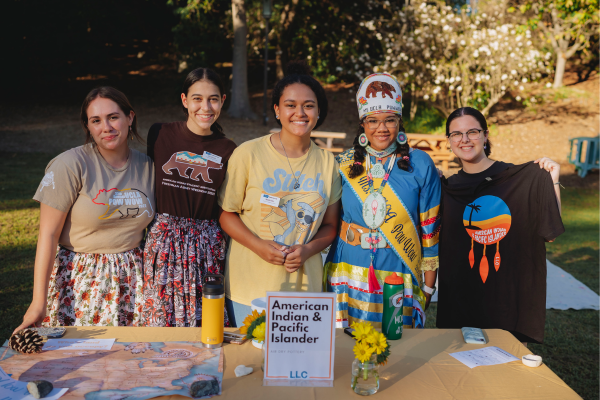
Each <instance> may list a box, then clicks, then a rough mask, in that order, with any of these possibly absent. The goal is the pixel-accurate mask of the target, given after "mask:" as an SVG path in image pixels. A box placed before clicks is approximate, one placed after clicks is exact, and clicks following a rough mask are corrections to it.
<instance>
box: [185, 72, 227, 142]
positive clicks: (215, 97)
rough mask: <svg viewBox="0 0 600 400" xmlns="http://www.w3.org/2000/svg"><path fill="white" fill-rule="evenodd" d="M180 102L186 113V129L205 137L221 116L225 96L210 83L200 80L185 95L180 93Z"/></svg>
mask: <svg viewBox="0 0 600 400" xmlns="http://www.w3.org/2000/svg"><path fill="white" fill-rule="evenodd" d="M181 102H182V103H183V106H184V107H185V108H187V111H188V120H187V127H188V128H189V129H190V130H191V131H192V132H194V133H195V134H196V135H203V136H207V135H210V134H211V131H210V127H211V125H212V124H214V123H215V121H216V120H217V118H219V115H221V109H222V108H223V103H224V102H225V95H221V92H220V91H219V88H218V87H217V85H215V84H214V83H212V82H211V81H208V80H201V81H198V82H196V83H194V84H193V85H192V86H190V88H189V90H188V92H187V93H181Z"/></svg>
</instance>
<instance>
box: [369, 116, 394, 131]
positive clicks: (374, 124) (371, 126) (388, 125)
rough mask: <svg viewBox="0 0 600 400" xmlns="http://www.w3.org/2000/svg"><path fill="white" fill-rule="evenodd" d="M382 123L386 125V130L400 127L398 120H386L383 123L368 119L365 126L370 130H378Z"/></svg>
mask: <svg viewBox="0 0 600 400" xmlns="http://www.w3.org/2000/svg"><path fill="white" fill-rule="evenodd" d="M382 122H383V123H384V124H385V127H386V128H390V129H393V128H395V127H397V126H398V122H399V121H398V118H386V119H385V120H383V121H380V120H378V119H374V118H368V119H366V120H365V125H366V126H367V128H369V129H377V128H379V125H381V123H382Z"/></svg>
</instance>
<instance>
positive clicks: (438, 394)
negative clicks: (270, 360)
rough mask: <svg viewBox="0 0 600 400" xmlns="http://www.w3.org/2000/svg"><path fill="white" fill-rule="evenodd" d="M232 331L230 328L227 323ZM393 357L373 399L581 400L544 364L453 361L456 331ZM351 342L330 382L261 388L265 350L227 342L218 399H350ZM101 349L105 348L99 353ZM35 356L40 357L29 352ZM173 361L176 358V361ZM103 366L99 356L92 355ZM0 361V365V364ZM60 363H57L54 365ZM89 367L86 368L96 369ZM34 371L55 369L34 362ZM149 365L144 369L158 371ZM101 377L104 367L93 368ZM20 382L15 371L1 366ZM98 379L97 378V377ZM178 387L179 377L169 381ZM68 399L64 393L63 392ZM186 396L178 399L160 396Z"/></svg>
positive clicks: (342, 348) (105, 335)
mask: <svg viewBox="0 0 600 400" xmlns="http://www.w3.org/2000/svg"><path fill="white" fill-rule="evenodd" d="M226 330H228V331H236V329H235V328H226ZM484 335H485V336H486V337H487V339H488V342H489V343H488V344H487V345H484V346H497V347H499V348H501V349H502V350H504V351H506V352H508V353H510V354H512V355H514V356H515V357H518V358H519V359H520V358H521V357H522V356H523V355H526V354H530V353H531V351H530V350H528V349H527V348H526V347H525V346H523V345H522V344H521V342H519V341H518V340H517V339H516V338H515V337H514V336H513V335H511V334H510V333H509V332H507V331H504V330H501V329H485V330H484ZM65 338H73V339H76V338H94V339H109V338H110V339H112V338H116V340H117V342H128V343H131V342H141V343H145V342H176V341H191V342H200V338H201V328H131V327H104V326H102V327H67V332H66V335H65ZM390 344H391V355H390V357H389V358H388V362H387V364H386V365H384V366H381V367H380V373H379V375H380V389H379V392H378V393H377V394H376V395H375V396H376V397H375V398H377V399H380V400H386V399H390V400H391V399H393V400H402V399H419V400H427V399H435V400H445V399H448V400H450V399H462V400H470V399H477V400H479V399H545V400H552V399H557V400H558V399H560V400H569V399H581V398H580V397H579V396H578V395H577V394H576V393H575V392H574V391H573V390H572V389H571V388H570V387H569V386H568V385H567V384H565V383H564V382H563V381H562V380H561V379H560V378H559V377H558V376H556V374H554V372H552V371H551V370H550V369H549V368H548V367H547V366H546V365H544V364H542V365H541V366H540V367H537V368H530V367H527V366H525V365H523V364H522V363H521V361H520V360H519V361H513V362H509V363H506V364H499V365H491V366H480V367H476V368H469V367H467V366H466V365H464V364H462V363H461V362H460V361H458V360H456V359H455V358H453V357H452V356H451V355H450V353H454V352H458V351H465V350H475V349H479V348H481V347H482V345H475V344H467V343H465V342H464V340H463V337H462V334H461V331H460V329H406V330H405V331H404V333H403V335H402V339H400V340H393V341H390ZM353 346H354V340H353V339H352V338H351V337H349V336H348V335H346V334H344V332H343V330H342V329H336V337H335V365H334V382H333V387H301V386H298V387H280V386H263V382H262V381H263V373H262V371H261V364H262V359H263V352H262V351H261V350H259V349H257V348H255V347H254V346H253V345H252V343H250V342H246V343H244V344H242V345H235V344H224V345H223V352H224V373H223V391H222V394H221V396H219V397H216V399H217V398H218V399H286V400H294V399H302V400H304V399H326V400H336V399H340V400H341V399H344V400H345V399H349V398H356V399H358V398H359V397H358V395H356V394H355V393H354V392H353V391H352V390H351V388H350V382H351V365H352V361H353V360H354V353H353V352H352V347H353ZM101 353H102V352H101ZM29 357H32V358H35V357H40V355H35V354H33V355H30V356H29ZM173 361H175V360H173ZM91 362H93V363H98V366H99V367H100V366H101V365H102V363H103V358H102V357H101V355H100V356H99V357H98V358H97V359H94V360H92V361H91ZM238 365H246V366H249V367H252V368H254V372H253V373H252V374H250V375H247V376H243V377H239V378H237V377H236V376H235V374H234V369H235V367H236V366H238ZM0 366H2V363H0ZM56 367H60V365H56ZM93 367H94V366H93V365H88V366H87V368H88V369H89V368H93ZM38 368H52V365H47V366H44V365H41V364H40V365H39V366H38ZM161 368H164V367H159V366H156V365H154V364H152V365H149V366H148V368H146V366H144V368H142V369H141V371H148V373H154V374H156V373H160V370H161ZM98 371H99V372H98V373H99V374H101V372H100V371H101V368H98ZM5 372H7V373H9V374H11V373H12V374H13V378H15V379H19V375H20V374H15V372H16V371H11V370H10V369H8V368H7V369H6V370H5ZM71 378H72V376H71V371H69V370H64V375H62V376H61V379H60V382H56V383H55V385H56V386H57V387H74V386H76V385H79V384H84V382H82V381H81V379H71ZM99 378H101V377H99ZM174 384H177V381H174ZM67 397H68V393H67ZM160 398H162V399H165V398H170V399H176V398H177V399H184V397H181V396H169V397H160Z"/></svg>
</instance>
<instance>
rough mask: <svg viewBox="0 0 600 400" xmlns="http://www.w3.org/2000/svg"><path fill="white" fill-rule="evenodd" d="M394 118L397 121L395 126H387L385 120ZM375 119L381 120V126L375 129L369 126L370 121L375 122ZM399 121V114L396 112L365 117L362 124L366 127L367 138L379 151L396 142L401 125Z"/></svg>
mask: <svg viewBox="0 0 600 400" xmlns="http://www.w3.org/2000/svg"><path fill="white" fill-rule="evenodd" d="M392 119H395V120H396V122H397V123H396V126H395V127H394V128H389V127H387V126H386V122H385V121H386V120H392ZM373 121H377V122H379V127H377V128H375V129H371V128H369V125H370V122H371V123H373ZM398 122H399V121H398V116H397V115H396V114H394V113H382V114H373V115H369V116H367V117H365V119H364V120H363V122H362V123H361V125H362V126H363V128H364V129H365V134H366V135H367V139H369V144H370V146H371V147H372V148H374V149H375V150H377V151H382V150H385V149H387V148H388V147H390V145H391V144H392V143H394V140H396V137H397V136H398V130H399V127H400V124H399V123H398ZM388 123H389V122H388Z"/></svg>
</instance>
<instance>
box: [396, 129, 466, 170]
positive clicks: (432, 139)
mask: <svg viewBox="0 0 600 400" xmlns="http://www.w3.org/2000/svg"><path fill="white" fill-rule="evenodd" d="M407 136H408V145H409V146H410V147H412V148H414V149H420V150H423V151H425V152H426V153H427V154H429V156H430V157H431V158H432V159H433V161H434V162H435V163H436V164H439V163H441V165H442V171H447V170H448V167H449V165H450V164H449V163H450V162H451V161H453V160H454V159H455V158H456V157H455V155H454V153H452V152H451V151H450V150H448V145H447V142H448V140H447V138H446V136H444V135H427V134H423V133H407ZM454 165H456V166H458V164H454V163H453V166H454Z"/></svg>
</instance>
